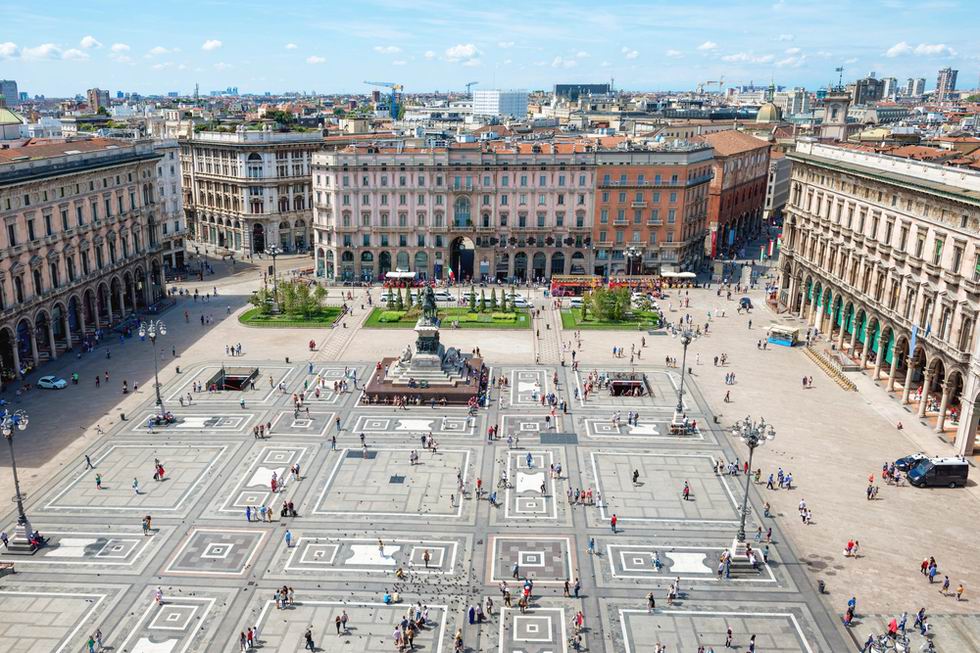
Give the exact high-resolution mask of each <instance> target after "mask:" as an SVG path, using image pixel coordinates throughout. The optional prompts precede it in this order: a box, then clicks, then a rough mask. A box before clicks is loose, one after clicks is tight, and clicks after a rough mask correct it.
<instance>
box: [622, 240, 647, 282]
mask: <svg viewBox="0 0 980 653" xmlns="http://www.w3.org/2000/svg"><path fill="white" fill-rule="evenodd" d="M625 254H626V274H627V275H634V274H639V265H635V263H636V262H637V261H638V260H639V259H641V258H642V257H643V252H641V251H640V250H638V249H637V248H636V247H633V246H632V245H631V246H629V247H627V248H626V252H625Z"/></svg>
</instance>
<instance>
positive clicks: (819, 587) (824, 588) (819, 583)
mask: <svg viewBox="0 0 980 653" xmlns="http://www.w3.org/2000/svg"><path fill="white" fill-rule="evenodd" d="M817 591H818V592H820V593H821V594H826V593H827V585H826V584H824V582H823V581H822V580H818V581H817Z"/></svg>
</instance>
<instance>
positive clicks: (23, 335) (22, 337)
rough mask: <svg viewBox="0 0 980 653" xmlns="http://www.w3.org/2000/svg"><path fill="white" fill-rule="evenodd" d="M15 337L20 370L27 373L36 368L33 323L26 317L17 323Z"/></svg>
mask: <svg viewBox="0 0 980 653" xmlns="http://www.w3.org/2000/svg"><path fill="white" fill-rule="evenodd" d="M15 337H16V341H17V354H18V358H19V360H20V364H21V369H22V370H28V371H29V370H31V369H33V368H34V367H35V366H37V344H36V342H35V340H34V323H33V322H31V321H30V319H28V318H27V316H24V317H22V318H21V319H20V320H18V321H17V326H16V329H15Z"/></svg>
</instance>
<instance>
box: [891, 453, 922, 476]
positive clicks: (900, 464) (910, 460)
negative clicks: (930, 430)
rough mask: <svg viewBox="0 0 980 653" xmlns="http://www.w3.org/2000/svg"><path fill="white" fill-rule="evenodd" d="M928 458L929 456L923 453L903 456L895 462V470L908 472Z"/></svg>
mask: <svg viewBox="0 0 980 653" xmlns="http://www.w3.org/2000/svg"><path fill="white" fill-rule="evenodd" d="M928 458H929V456H927V455H925V454H924V453H922V452H919V453H914V454H911V455H908V456H903V457H901V458H899V459H898V460H896V461H895V468H896V469H898V470H899V471H902V472H907V471H909V470H910V469H912V468H913V467H915V466H916V465H918V464H919V461H921V460H926V459H928Z"/></svg>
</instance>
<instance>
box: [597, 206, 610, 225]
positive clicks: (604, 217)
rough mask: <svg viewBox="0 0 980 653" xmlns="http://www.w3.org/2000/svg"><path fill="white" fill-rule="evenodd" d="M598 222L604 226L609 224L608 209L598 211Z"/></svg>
mask: <svg viewBox="0 0 980 653" xmlns="http://www.w3.org/2000/svg"><path fill="white" fill-rule="evenodd" d="M599 222H601V223H602V224H606V223H608V222H609V209H600V210H599Z"/></svg>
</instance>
